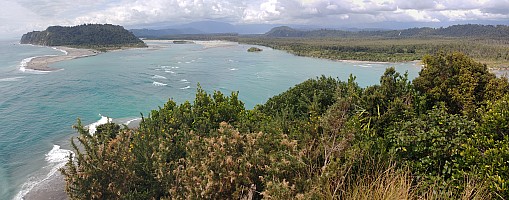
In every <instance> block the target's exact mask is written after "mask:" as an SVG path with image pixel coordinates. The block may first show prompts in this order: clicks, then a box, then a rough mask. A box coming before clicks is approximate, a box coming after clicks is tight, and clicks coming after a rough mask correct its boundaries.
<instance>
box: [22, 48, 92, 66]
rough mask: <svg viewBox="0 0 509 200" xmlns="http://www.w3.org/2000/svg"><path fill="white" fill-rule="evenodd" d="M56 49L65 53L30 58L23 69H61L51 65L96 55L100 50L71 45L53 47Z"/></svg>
mask: <svg viewBox="0 0 509 200" xmlns="http://www.w3.org/2000/svg"><path fill="white" fill-rule="evenodd" d="M53 48H54V49H55V50H58V51H61V52H64V54H63V55H47V56H39V57H33V58H30V59H29V61H28V62H27V63H26V64H25V65H24V66H23V65H22V66H21V67H20V70H21V71H24V70H27V69H28V70H35V71H56V70H59V69H57V68H51V67H49V65H50V64H53V63H56V62H60V61H65V60H72V59H76V58H83V57H89V56H95V55H97V54H99V52H98V51H96V50H92V49H77V48H71V47H64V46H58V47H53Z"/></svg>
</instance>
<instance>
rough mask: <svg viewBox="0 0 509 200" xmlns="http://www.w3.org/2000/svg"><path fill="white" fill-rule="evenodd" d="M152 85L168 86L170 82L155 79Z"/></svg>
mask: <svg viewBox="0 0 509 200" xmlns="http://www.w3.org/2000/svg"><path fill="white" fill-rule="evenodd" d="M152 85H155V86H167V85H168V84H166V83H160V82H157V81H154V82H153V83H152Z"/></svg>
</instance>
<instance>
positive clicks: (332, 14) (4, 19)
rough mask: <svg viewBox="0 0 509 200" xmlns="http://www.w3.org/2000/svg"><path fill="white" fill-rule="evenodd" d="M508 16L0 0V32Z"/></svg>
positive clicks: (356, 2)
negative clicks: (200, 23)
mask: <svg viewBox="0 0 509 200" xmlns="http://www.w3.org/2000/svg"><path fill="white" fill-rule="evenodd" d="M507 19H509V0H420V1H408V0H73V1H69V0H3V2H2V7H0V33H7V32H19V31H26V30H33V29H39V28H40V29H44V28H45V27H46V26H49V25H57V24H58V25H77V24H83V23H112V24H120V25H125V26H142V25H143V24H151V23H152V24H154V23H171V24H178V23H187V22H192V21H203V20H217V21H226V22H230V23H236V24H246V23H247V24H249V23H251V24H258V23H269V24H311V25H322V26H334V25H338V24H341V25H357V24H367V23H376V22H384V21H391V22H461V21H464V20H506V21H507Z"/></svg>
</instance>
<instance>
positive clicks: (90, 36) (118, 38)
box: [20, 24, 146, 49]
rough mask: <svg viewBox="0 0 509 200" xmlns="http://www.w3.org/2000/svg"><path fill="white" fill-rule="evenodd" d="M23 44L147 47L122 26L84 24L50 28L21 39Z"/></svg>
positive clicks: (30, 33) (25, 35) (28, 34)
mask: <svg viewBox="0 0 509 200" xmlns="http://www.w3.org/2000/svg"><path fill="white" fill-rule="evenodd" d="M20 43H21V44H34V45H45V46H72V47H83V48H95V49H98V48H122V47H146V44H145V43H144V42H143V41H142V40H140V39H139V38H137V37H136V36H134V35H133V34H132V33H131V32H129V31H127V30H126V29H124V27H122V26H118V25H111V24H84V25H78V26H71V27H65V26H50V27H48V28H47V29H46V30H44V31H33V32H29V33H26V34H24V35H23V36H22V37H21V41H20Z"/></svg>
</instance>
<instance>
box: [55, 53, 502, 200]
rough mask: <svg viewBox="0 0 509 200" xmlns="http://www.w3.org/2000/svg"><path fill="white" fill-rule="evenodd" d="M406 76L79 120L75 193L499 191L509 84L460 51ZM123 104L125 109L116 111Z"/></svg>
mask: <svg viewBox="0 0 509 200" xmlns="http://www.w3.org/2000/svg"><path fill="white" fill-rule="evenodd" d="M423 63H424V67H423V69H422V71H421V72H420V75H419V76H418V77H417V78H416V79H415V80H413V81H410V80H408V79H407V76H406V75H405V74H400V73H398V72H396V71H395V70H394V68H389V69H387V70H386V72H385V73H384V74H383V75H382V76H381V77H380V83H379V84H377V85H373V86H369V87H366V88H360V87H359V86H358V85H357V83H356V82H355V77H351V78H350V79H349V80H346V81H341V80H337V79H334V78H328V77H324V76H322V77H318V78H315V79H309V80H307V81H305V82H303V83H301V84H298V85H296V86H294V87H292V88H290V89H289V90H288V91H286V92H283V93H281V94H280V95H277V96H274V97H272V98H270V99H269V100H268V101H267V102H266V103H265V104H263V105H258V106H256V107H255V108H254V109H252V110H246V109H245V108H244V104H243V102H242V101H240V100H239V99H238V93H236V92H233V93H231V95H230V96H225V95H224V94H222V93H220V92H214V93H213V94H207V93H206V92H205V91H204V90H203V89H201V88H200V87H198V89H197V91H196V97H195V99H194V101H192V102H189V101H186V102H184V103H182V104H180V105H178V104H177V103H176V102H174V101H172V100H169V101H168V102H167V103H166V104H165V105H164V106H162V107H160V108H159V109H157V110H153V111H152V112H151V114H150V115H149V116H148V117H144V118H143V120H142V122H141V124H140V126H139V128H138V129H128V128H126V127H121V126H119V125H116V124H112V123H109V124H105V125H101V126H100V127H98V131H97V132H96V134H94V135H90V134H89V133H88V130H86V128H84V127H83V126H82V124H81V122H80V121H78V123H77V124H76V125H75V128H76V130H77V131H78V133H79V136H78V137H77V138H76V139H74V140H73V143H72V145H73V147H74V151H75V153H76V154H75V156H72V157H71V158H70V159H69V161H68V163H67V165H66V166H65V167H64V168H62V169H61V172H62V173H63V174H64V176H65V180H66V182H67V186H66V188H67V189H66V190H67V193H68V194H69V197H70V198H71V199H262V198H263V199H490V198H494V199H503V198H505V199H507V198H509V169H508V166H509V165H508V163H509V128H508V127H509V124H508V123H509V83H508V82H507V79H505V78H497V77H496V76H495V75H493V74H490V73H489V72H488V70H487V67H486V66H485V65H483V64H481V63H478V62H475V61H473V60H472V59H471V58H469V57H467V56H465V55H463V54H460V53H443V52H439V53H437V54H434V55H432V56H426V57H424V58H423ZM120 109H121V108H120Z"/></svg>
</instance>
